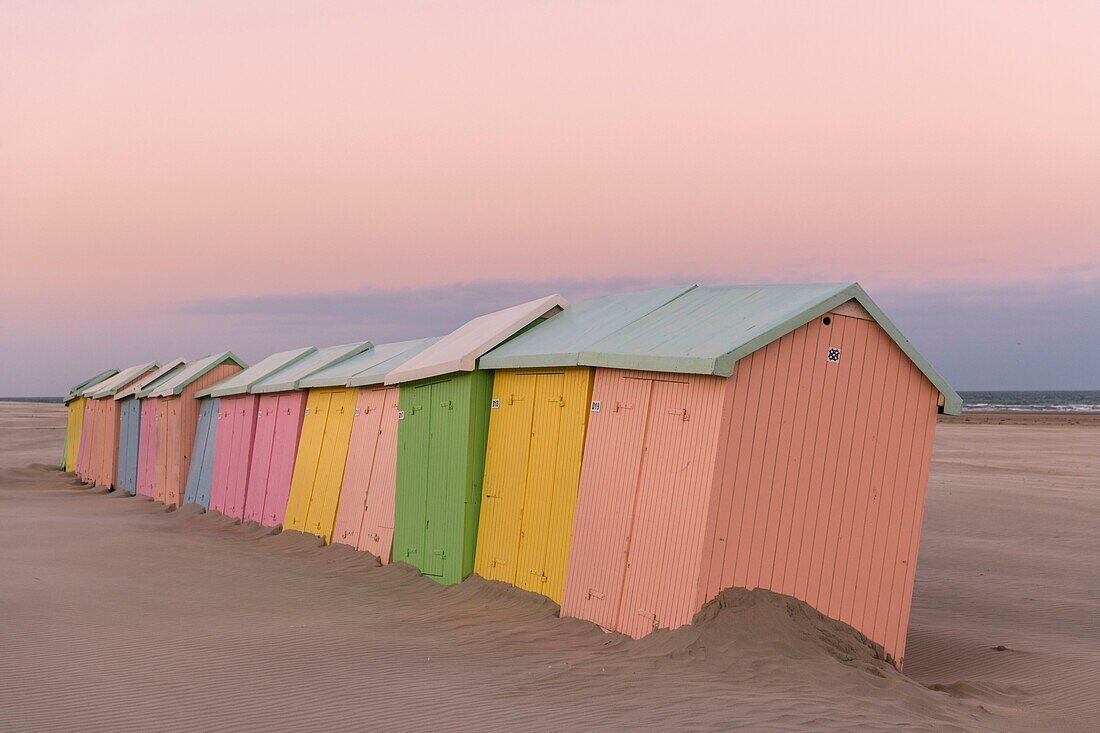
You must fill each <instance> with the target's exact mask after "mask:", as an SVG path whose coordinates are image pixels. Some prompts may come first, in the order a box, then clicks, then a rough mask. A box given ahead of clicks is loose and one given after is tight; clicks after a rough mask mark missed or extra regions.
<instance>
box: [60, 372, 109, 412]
mask: <svg viewBox="0 0 1100 733" xmlns="http://www.w3.org/2000/svg"><path fill="white" fill-rule="evenodd" d="M116 374H118V370H117V369H108V370H107V371H105V372H100V373H99V374H97V375H95V376H94V377H91V378H90V379H85V380H84V381H83V382H81V383H80V384H74V385H73V386H72V387H70V388H69V394H67V395H65V400H64V402H65V404H69V403H70V402H72V401H73V400H75V399H76V398H77V397H80V396H81V393H82V392H83V391H84V390H86V389H88V388H89V387H95V386H96V385H98V384H99V383H100V382H103V381H106V380H107V379H109V378H111V377H113V376H114V375H116Z"/></svg>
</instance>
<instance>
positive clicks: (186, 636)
mask: <svg viewBox="0 0 1100 733" xmlns="http://www.w3.org/2000/svg"><path fill="white" fill-rule="evenodd" d="M6 414H7V413H6V408H5V406H3V405H0V426H5V425H7V424H8V422H9V421H7V420H6V418H5V417H4V416H5V415H6ZM25 419H27V420H29V419H30V418H25ZM34 419H35V420H40V419H47V420H48V419H53V418H40V417H35V418H34ZM16 422H18V421H16ZM4 429H5V430H7V429H8V428H7V427H5V428H4ZM9 434H10V433H8V432H5V433H4V438H5V440H4V443H2V444H0V465H9V466H10V465H19V464H18V463H17V462H16V461H18V460H22V459H23V458H24V457H26V456H28V455H33V454H35V451H36V450H37V451H38V453H42V454H45V455H49V456H52V454H53V453H54V452H58V451H57V449H56V446H57V445H59V444H60V433H57V434H56V435H54V434H53V433H52V432H51V431H45V432H44V433H43V435H47V434H49V435H50V437H49V438H48V440H52V441H54V443H53V445H51V446H42V445H39V446H38V447H37V448H34V445H35V441H34V440H31V439H29V438H28V439H27V440H25V441H24V440H22V439H21V440H20V441H17V443H18V445H17V446H16V448H15V449H14V451H13V452H11V453H9V451H8V436H9ZM1097 445H1100V429H1097V428H1091V427H1081V426H1073V427H1067V426H1024V427H1012V428H1007V427H1002V426H997V425H990V426H984V425H956V424H947V425H941V427H940V436H939V438H938V442H937V446H936V449H937V450H936V459H937V460H936V466H935V470H934V472H933V477H932V483H931V486H930V496H929V510H928V518H927V521H926V531H925V534H924V537H923V541H922V545H921V556H920V567H919V571H918V580H917V590H916V593H915V596H914V607H913V625H912V628H911V631H910V638H909V652H908V654H907V667H906V670H905V672H906V674H904V675H903V674H901V673H899V672H897V671H896V670H894V669H893V668H892V667H891V666H889V665H888V664H886V663H885V662H883V661H882V660H881V659H877V658H876V657H875V654H874V651H873V649H872V648H871V647H870V645H868V644H867V643H866V641H865V640H864V639H863V638H862V637H861V636H859V635H858V634H857V633H855V632H854V631H853V630H851V629H850V628H848V627H846V626H844V625H842V624H839V623H837V622H834V621H831V620H829V619H826V618H824V617H822V616H821V615H820V614H818V613H816V612H815V611H813V610H812V609H810V608H808V607H807V606H805V605H804V604H801V603H799V602H797V601H795V600H793V599H790V598H787V597H783V596H778V595H775V594H772V593H769V592H765V591H754V592H749V591H743V590H731V591H727V592H726V593H724V594H723V595H722V596H721V597H720V598H718V599H716V600H715V601H714V602H712V603H711V604H709V605H708V606H707V607H706V608H704V609H703V611H701V612H700V614H698V616H697V617H696V620H695V622H694V623H693V624H691V625H690V626H685V627H682V628H680V629H676V630H672V631H660V632H657V633H655V634H653V635H651V636H649V637H647V638H645V639H642V640H640V641H633V640H630V639H627V638H625V637H623V636H620V635H617V634H604V633H603V632H601V631H600V630H599V629H597V628H596V627H594V626H593V625H591V624H588V623H585V622H581V621H577V620H562V619H560V618H558V617H557V616H556V613H557V608H556V606H555V605H554V604H553V603H551V602H549V601H547V600H545V599H543V598H540V597H538V596H534V595H531V594H528V593H524V592H522V591H517V590H515V589H512V588H510V587H507V586H503V585H500V584H497V583H491V582H486V581H482V580H479V579H477V578H473V579H470V580H468V581H466V582H465V583H463V584H461V585H458V586H451V587H440V586H438V585H436V584H435V583H434V582H433V581H431V580H429V579H427V578H424V577H421V576H419V575H418V573H417V572H416V571H415V570H414V569H412V568H411V567H409V566H407V565H403V564H393V565H389V566H386V567H381V566H379V565H378V563H377V562H376V561H375V559H374V558H372V557H371V556H369V555H367V554H365V553H359V552H355V551H353V550H351V549H350V548H347V547H342V546H331V547H321V546H320V542H319V540H317V539H315V538H313V537H310V536H306V535H301V534H298V533H294V532H286V533H273V532H272V530H270V529H268V528H261V527H258V526H256V525H250V524H243V525H242V524H237V523H236V522H235V521H234V520H230V519H227V518H225V517H223V516H221V515H218V514H215V513H210V514H202V513H200V512H198V511H196V510H194V509H193V508H185V509H183V510H180V511H177V512H166V511H165V510H164V508H163V507H162V506H159V505H157V504H154V503H153V502H151V501H149V500H147V499H144V498H134V497H125V496H120V495H119V494H117V493H103V492H102V490H92V489H87V488H83V487H80V486H79V485H78V484H77V483H76V482H75V480H73V479H72V478H71V477H69V476H66V475H64V474H60V473H58V472H56V471H52V470H49V469H47V468H45V467H41V466H40V467H30V468H6V469H0V649H2V650H3V653H2V654H0V730H5V731H8V730H13V731H22V730H59V729H60V730H64V729H68V730H149V729H184V730H210V729H232V730H272V729H298V728H309V729H314V730H317V729H323V730H337V731H340V730H365V729H370V730H377V731H405V730H430V731H437V730H483V731H493V730H539V731H541V730H638V729H643V730H665V731H670V730H672V731H678V730H685V731H687V730H692V731H694V730H704V731H705V730H716V731H717V730H731V729H737V728H744V729H752V730H852V729H857V728H862V729H864V730H884V729H888V728H889V729H895V728H897V727H899V726H900V727H903V728H905V729H915V730H1035V729H1060V730H1067V729H1068V730H1073V729H1076V730H1090V729H1094V728H1095V722H1096V720H1097V719H1098V715H1100V709H1098V708H1097V706H1096V705H1097V704H1096V702H1095V701H1096V700H1097V698H1098V696H1100V690H1098V689H1097V686H1098V682H1097V680H1100V648H1098V643H1097V640H1098V639H1100V633H1098V631H1100V630H1098V628H1097V625H1098V622H1097V621H1096V619H1097V618H1098V617H1100V614H1098V613H1097V611H1098V610H1100V609H1098V606H1100V603H1098V598H1097V596H1096V591H1095V588H1096V587H1097V582H1096V581H1097V579H1098V578H1097V573H1096V571H1095V570H1094V569H1093V568H1092V567H1091V565H1092V560H1094V559H1095V558H1096V557H1097V556H1098V555H1100V553H1098V550H1100V546H1098V540H1097V538H1096V532H1095V528H1096V527H1097V526H1098V521H1097V520H1098V519H1100V516H1098V513H1100V500H1098V497H1097V484H1098V481H1097V477H1098V475H1100V465H1098V458H1097V455H1096V450H1095V447H1096V446H1097ZM13 457H14V459H13ZM55 460H56V459H55ZM1000 646H1003V647H1004V650H1003V651H997V650H995V647H1000Z"/></svg>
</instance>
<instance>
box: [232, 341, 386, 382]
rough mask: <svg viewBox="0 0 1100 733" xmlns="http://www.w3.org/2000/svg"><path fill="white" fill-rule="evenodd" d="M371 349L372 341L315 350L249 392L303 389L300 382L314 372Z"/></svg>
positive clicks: (263, 380) (262, 380)
mask: <svg viewBox="0 0 1100 733" xmlns="http://www.w3.org/2000/svg"><path fill="white" fill-rule="evenodd" d="M370 347H371V342H370V341H356V342H355V343H352V344H341V345H340V346H326V347H324V348H322V349H315V350H314V351H313V352H311V353H309V354H307V355H306V356H304V357H303V358H301V359H298V360H297V361H295V362H293V363H291V364H289V365H287V366H285V367H283V368H282V369H280V370H278V371H276V372H275V373H273V374H272V375H271V376H269V377H267V378H265V379H261V380H260V381H259V382H257V383H255V384H253V385H252V388H251V389H250V390H249V392H251V393H252V394H265V393H268V392H288V391H290V390H295V389H301V388H302V387H301V385H299V381H301V380H302V379H303V378H304V377H308V376H310V375H311V374H313V373H314V372H317V371H320V370H322V369H325V368H327V367H330V366H332V365H333V364H339V363H340V362H342V361H344V360H345V359H349V358H351V357H353V356H355V355H356V354H359V353H361V352H363V351H366V350H367V349H369V348H370Z"/></svg>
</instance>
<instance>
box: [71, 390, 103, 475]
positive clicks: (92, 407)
mask: <svg viewBox="0 0 1100 733" xmlns="http://www.w3.org/2000/svg"><path fill="white" fill-rule="evenodd" d="M98 425H99V403H98V402H97V401H96V400H92V399H89V400H88V402H87V404H86V405H85V407H84V427H83V428H82V430H81V432H80V453H79V455H78V456H77V462H76V475H77V476H79V477H80V479H81V480H82V481H85V482H86V481H88V480H90V478H91V473H92V471H93V468H92V467H93V465H94V463H95V455H96V443H97V436H98V434H99V431H98V430H96V428H97V427H98Z"/></svg>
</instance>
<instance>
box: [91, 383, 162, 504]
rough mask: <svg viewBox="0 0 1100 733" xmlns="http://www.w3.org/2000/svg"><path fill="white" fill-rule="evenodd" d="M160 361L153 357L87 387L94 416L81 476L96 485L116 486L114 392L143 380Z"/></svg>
mask: <svg viewBox="0 0 1100 733" xmlns="http://www.w3.org/2000/svg"><path fill="white" fill-rule="evenodd" d="M159 366H160V364H159V362H155V361H151V362H145V363H143V364H135V365H134V366H131V367H127V368H126V369H123V370H122V371H120V372H119V373H118V374H116V375H114V376H113V377H111V378H109V379H106V380H104V381H103V382H100V383H99V384H97V385H95V386H94V387H91V388H89V389H87V390H85V391H84V393H83V394H84V397H85V398H87V400H88V403H87V404H88V407H89V408H91V409H90V410H88V412H90V413H91V420H90V421H88V422H87V423H86V426H87V427H88V428H89V430H90V434H89V436H88V440H87V441H86V443H85V446H84V447H85V451H86V453H87V455H85V456H83V462H82V465H81V467H80V468H79V469H78V475H79V476H80V478H81V479H82V480H84V481H86V482H88V483H92V484H95V485H97V486H108V487H110V486H114V485H115V474H116V471H117V469H118V429H119V419H118V405H117V404H116V403H115V399H114V398H115V394H116V393H117V392H118V391H119V390H121V389H125V388H126V387H129V386H130V385H131V384H133V383H134V382H138V381H140V380H141V379H142V378H143V377H145V376H146V375H147V374H149V373H150V372H152V371H154V370H155V369H156V368H157V367H159Z"/></svg>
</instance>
